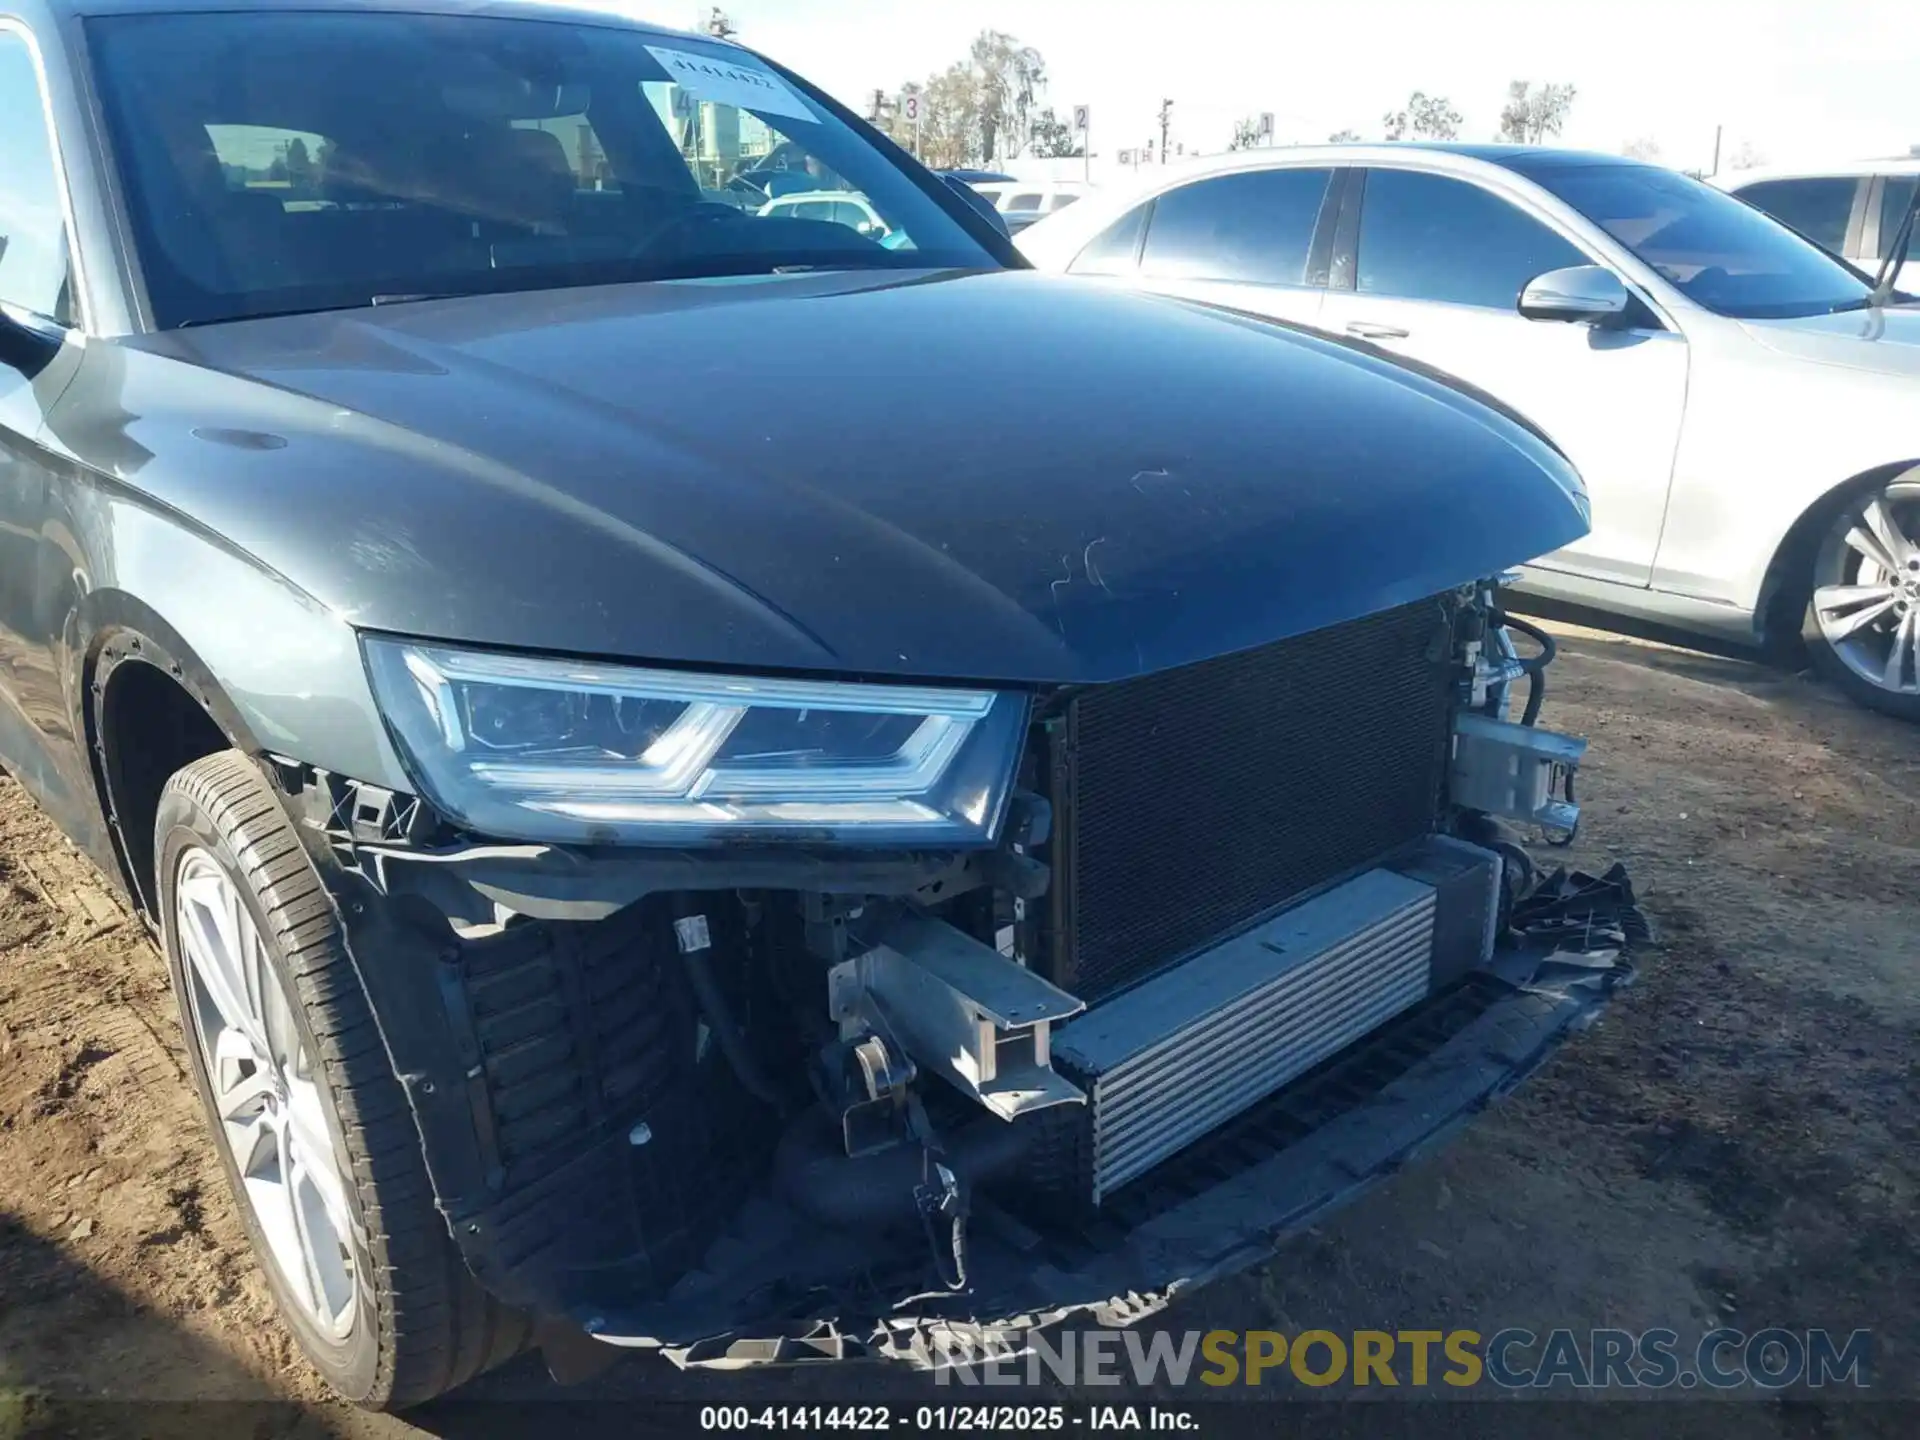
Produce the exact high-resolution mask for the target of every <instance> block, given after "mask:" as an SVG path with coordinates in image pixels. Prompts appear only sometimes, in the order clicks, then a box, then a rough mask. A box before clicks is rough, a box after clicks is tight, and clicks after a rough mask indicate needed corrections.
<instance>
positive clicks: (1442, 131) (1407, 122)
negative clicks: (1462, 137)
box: [1381, 90, 1461, 140]
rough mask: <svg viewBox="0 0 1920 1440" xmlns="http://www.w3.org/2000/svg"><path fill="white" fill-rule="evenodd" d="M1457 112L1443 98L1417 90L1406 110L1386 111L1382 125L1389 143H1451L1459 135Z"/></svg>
mask: <svg viewBox="0 0 1920 1440" xmlns="http://www.w3.org/2000/svg"><path fill="white" fill-rule="evenodd" d="M1460 118H1461V117H1460V112H1459V111H1458V110H1456V109H1454V108H1453V102H1452V101H1450V100H1448V99H1447V98H1446V97H1445V96H1444V95H1429V94H1427V93H1426V92H1425V91H1424V90H1416V91H1414V92H1413V94H1411V95H1409V96H1408V97H1407V108H1406V109H1404V110H1389V111H1388V112H1387V114H1386V117H1385V118H1384V119H1383V120H1382V122H1381V123H1382V124H1383V125H1385V126H1386V130H1387V139H1389V140H1452V139H1454V138H1455V137H1457V136H1458V135H1459V134H1460Z"/></svg>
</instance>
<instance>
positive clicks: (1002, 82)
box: [970, 30, 1047, 164]
mask: <svg viewBox="0 0 1920 1440" xmlns="http://www.w3.org/2000/svg"><path fill="white" fill-rule="evenodd" d="M970 58H971V61H972V66H973V71H974V74H975V75H977V76H978V77H979V85H980V101H979V103H980V156H981V159H983V160H985V161H986V162H987V163H988V164H992V163H993V161H994V160H995V159H996V158H999V157H1000V155H1001V152H1002V150H1003V149H1004V151H1005V156H1006V158H1007V159H1009V160H1010V159H1012V158H1013V157H1014V156H1016V155H1018V154H1019V153H1020V146H1021V144H1022V143H1023V142H1024V140H1025V139H1026V136H1027V132H1028V129H1029V124H1028V122H1029V118H1030V117H1031V115H1032V112H1033V107H1034V105H1035V104H1036V102H1037V101H1038V100H1039V96H1040V92H1041V90H1042V89H1044V88H1045V87H1046V83H1047V65H1046V61H1044V60H1042V59H1041V58H1040V52H1039V51H1038V50H1036V49H1034V48H1033V47H1032V46H1031V45H1022V44H1021V43H1020V42H1019V41H1018V40H1015V39H1014V38H1013V36H1011V35H1008V34H1006V33H1005V32H1004V31H1000V30H982V31H981V32H980V34H979V35H978V36H977V37H976V38H975V39H974V42H973V50H972V54H971V56H970Z"/></svg>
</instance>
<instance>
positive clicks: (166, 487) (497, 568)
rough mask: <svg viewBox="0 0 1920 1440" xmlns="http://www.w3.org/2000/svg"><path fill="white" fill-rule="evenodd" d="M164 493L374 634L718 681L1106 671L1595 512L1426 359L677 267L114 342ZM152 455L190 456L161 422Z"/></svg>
mask: <svg viewBox="0 0 1920 1440" xmlns="http://www.w3.org/2000/svg"><path fill="white" fill-rule="evenodd" d="M119 348H121V349H122V351H123V352H124V353H123V359H124V362H125V363H124V371H123V373H122V374H120V375H119V376H117V377H116V379H115V383H116V384H118V385H120V386H121V387H122V388H123V390H124V397H125V398H124V400H123V412H125V413H131V414H132V415H133V416H135V417H137V418H138V422H139V424H138V426H137V427H133V426H130V427H129V429H128V432H127V433H128V434H129V435H134V434H139V435H142V436H143V437H151V436H159V437H162V438H164V435H165V432H166V431H168V430H172V429H183V430H190V431H191V434H192V435H193V436H194V437H196V438H195V439H194V440H193V441H191V442H188V443H187V445H186V448H187V449H189V450H190V451H191V453H192V457H193V460H194V462H195V463H194V465H192V466H191V467H188V466H180V467H179V468H174V469H172V470H170V471H169V472H167V473H165V474H155V475H152V476H149V477H146V478H145V479H144V480H143V482H142V483H146V484H148V485H149V486H150V487H151V488H154V489H156V490H160V491H163V492H165V493H164V494H163V495H162V497H161V498H163V499H164V500H165V501H166V503H168V504H169V505H170V506H172V507H173V508H175V509H176V510H178V511H180V512H182V513H185V514H186V515H188V516H189V517H191V518H192V519H193V520H195V521H197V522H199V523H201V524H204V525H206V526H208V527H210V528H212V529H213V530H215V531H216V532H218V533H220V534H222V535H224V536H226V537H228V538H229V539H231V540H232V541H234V542H235V543H237V544H239V545H240V546H241V547H242V548H244V549H245V550H247V551H248V552H249V553H250V554H252V555H253V556H254V557H255V558H256V559H258V560H259V561H260V562H262V563H263V564H266V565H268V566H270V567H272V568H273V569H274V570H276V571H278V572H279V573H280V574H282V575H284V576H286V577H287V578H288V579H290V580H291V581H293V582H294V583H295V584H297V585H299V586H300V587H301V588H303V589H304V590H306V591H307V592H309V593H310V594H311V595H313V596H314V597H315V598H316V599H318V600H319V601H320V602H322V603H323V604H325V605H327V606H329V607H332V608H333V609H334V610H336V611H337V612H338V613H340V614H342V615H344V616H346V617H347V618H349V619H350V620H352V621H353V622H354V623H356V624H358V625H362V626H365V627H369V628H374V629H381V630H389V631H395V632H401V633H409V634H417V635H426V636H433V637H437V638H442V639H449V640H457V641H467V642H473V643H476V644H484V645H500V646H513V647H522V648H530V649H540V650H553V651H568V652H575V653H582V654H595V655H603V656H621V657H630V658H635V659H641V660H658V661H678V662H693V663H699V664H707V665H720V666H738V667H769V668H791V669H805V670H821V669H828V670H835V671H841V672H846V673H855V674H871V675H880V676H885V675H900V676H916V677H948V678H965V679H977V680H1002V681H1026V682H1071V681H1081V682H1085V681H1102V680H1110V679H1117V678H1121V677H1125V676H1128V675H1133V674H1137V673H1142V672H1146V671H1151V670H1156V669H1161V668H1165V667H1168V666H1172V665H1177V664H1181V663H1184V662H1187V661H1190V660H1195V659H1199V658H1203V657H1206V656H1210V655H1214V654H1219V653H1223V652H1226V651H1229V650H1234V649H1239V648H1243V647H1246V646H1250V645H1255V644H1259V643H1262V642H1265V641H1270V640H1274V639H1278V638H1282V637H1285V636H1288V635H1293V634H1299V633H1302V632H1305V631H1308V630H1312V629H1316V628H1319V627H1321V626H1324V625H1328V624H1332V623H1336V622H1339V621H1342V620H1346V619H1350V618H1353V617H1356V616H1359V615H1362V614H1366V613H1370V612H1372V611H1375V610H1378V609H1381V608H1383V607H1386V606H1390V605H1394V604H1397V603H1401V602H1405V601H1409V600H1413V599H1416V598H1418V597H1421V596H1424V595H1429V594H1433V593H1435V592H1436V591H1439V590H1441V589H1443V588H1445V587H1448V586H1452V585H1455V584H1459V583H1463V582H1466V581H1469V580H1472V579H1474V578H1477V577H1480V576H1483V575H1487V574H1489V573H1493V572H1496V571H1499V570H1501V569H1502V568H1504V567H1507V566H1511V565H1514V564H1517V563H1519V562H1522V561H1526V560H1530V559H1532V558H1534V557H1535V556H1538V555H1541V554H1544V553H1545V552H1547V551H1550V550H1553V549H1556V548H1558V547H1559V546H1561V545H1564V544H1566V543H1567V542H1568V541H1570V540H1572V539H1574V538H1575V537H1577V536H1578V535H1580V534H1581V533H1583V532H1584V531H1585V528H1586V520H1585V506H1584V497H1583V496H1582V495H1581V493H1580V490H1579V481H1578V479H1577V478H1576V477H1575V476H1574V474H1573V472H1572V471H1571V470H1570V468H1569V467H1568V466H1567V464H1566V462H1565V461H1564V460H1563V459H1562V458H1561V457H1560V456H1559V455H1558V453H1557V452H1555V451H1554V450H1553V449H1552V448H1551V447H1550V446H1549V445H1547V444H1546V443H1544V442H1543V441H1542V440H1541V439H1540V438H1538V437H1537V436H1536V435H1535V434H1534V433H1533V432H1531V431H1529V430H1528V429H1526V428H1525V427H1524V426H1523V425H1521V424H1517V423H1515V422H1514V421H1513V420H1511V419H1508V418H1504V417H1503V416H1501V415H1500V414H1498V413H1496V412H1495V411H1493V410H1491V409H1488V408H1486V407H1485V406H1483V405H1482V404H1480V403H1477V402H1476V401H1474V400H1473V399H1470V398H1468V397H1466V396H1465V395H1463V394H1461V393H1460V392H1458V391H1456V390H1454V389H1452V388H1450V387H1448V386H1447V385H1445V384H1443V383H1440V382H1438V381H1436V380H1434V379H1432V378H1424V377H1420V376H1415V375H1412V374H1410V373H1408V372H1406V371H1403V370H1401V369H1399V368H1398V367H1396V366H1394V365H1392V364H1391V363H1389V362H1387V361H1384V360H1382V359H1380V358H1378V357H1374V356H1369V355H1364V354H1360V353H1357V352H1355V351H1352V350H1349V349H1347V348H1344V347H1342V346H1340V345H1338V344H1335V343H1333V342H1329V341H1324V340H1319V339H1315V338H1311V337H1308V336H1305V335H1302V334H1299V333H1297V332H1293V331H1289V330H1285V329H1282V328H1278V327H1276V326H1273V325H1271V324H1267V323H1264V322H1260V321H1256V320H1252V319H1248V318H1245V317H1239V316H1233V315H1227V314H1222V313H1220V312H1216V311H1210V310H1206V309H1203V308H1199V307H1194V306H1191V305H1188V304H1185V303H1183V302H1179V301H1175V300H1170V299H1165V298H1157V297H1150V296H1139V295H1130V294H1122V293H1116V292H1114V291H1112V290H1109V289H1107V288H1104V287H1101V286H1097V285H1091V284H1086V283H1084V282H1076V281H1071V280H1063V279H1058V278H1054V277H1049V276H1043V275H1038V274H1033V273H1030V272H1005V273H990V274H969V275H955V274H941V275H928V274H914V275H909V276H905V277H903V276H902V275H901V274H899V273H897V272H895V273H885V274H873V273H865V274H840V275H797V276H773V277H754V278H748V279H729V280H724V281H690V282H668V283H655V284H646V285H630V286H617V287H606V288H597V289H587V290H571V291H563V292H557V293H556V292H546V293H538V294H508V295H495V296H481V297H471V298H462V299H456V300H445V301H429V302H422V303H411V304H397V305H391V306H383V307H379V308H375V309H370V310H358V311H351V312H333V313H326V314H317V315H308V316H289V317H283V318H275V319H266V320H257V321H249V322H244V323H235V324H228V325H220V326H213V327H208V328H206V329H201V330H187V331H175V332H170V333H167V334H163V335H156V336H148V337H143V338H140V339H136V340H132V341H127V342H122V344H121V347H119ZM142 448H143V450H144V451H150V452H153V453H162V454H177V453H178V451H179V449H180V448H181V447H180V446H171V445H165V444H161V443H156V442H155V441H154V440H152V439H147V440H144V443H143V447H142Z"/></svg>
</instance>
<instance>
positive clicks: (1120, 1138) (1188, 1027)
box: [1053, 870, 1438, 1205]
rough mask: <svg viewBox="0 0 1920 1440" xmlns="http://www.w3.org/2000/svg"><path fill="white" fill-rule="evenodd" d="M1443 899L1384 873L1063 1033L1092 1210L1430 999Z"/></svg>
mask: <svg viewBox="0 0 1920 1440" xmlns="http://www.w3.org/2000/svg"><path fill="white" fill-rule="evenodd" d="M1437 895H1438V892H1437V891H1436V890H1435V889H1434V888H1433V887H1432V886H1430V885H1426V884H1422V883H1421V882H1420V881H1418V880H1413V879H1409V878H1407V877H1406V876H1403V875H1399V874H1396V873H1395V872H1393V871H1391V870H1370V871H1368V872H1367V873H1365V874H1363V875H1360V876H1358V877H1356V878H1355V879H1353V880H1350V881H1348V882H1347V883H1346V884H1344V885H1340V886H1337V887H1335V888H1334V889H1332V890H1330V891H1327V892H1326V893H1324V894H1321V895H1318V896H1316V897H1315V898H1313V899H1312V900H1309V901H1307V902H1306V903H1304V904H1302V905H1300V906H1297V907H1295V908H1294V909H1292V910H1289V911H1287V912H1285V913H1284V914H1282V915H1280V916H1277V917H1275V918H1274V919H1273V920H1271V921H1269V922H1268V923H1266V924H1265V925H1262V926H1259V927H1257V928H1255V929H1254V930H1252V931H1249V932H1248V933H1247V934H1245V935H1242V936H1239V937H1237V938H1236V939H1234V940H1230V941H1228V942H1227V943H1226V944H1224V945H1221V946H1219V947H1218V948H1216V949H1214V950H1211V951H1208V952H1207V953H1206V954H1204V955H1201V956H1198V957H1197V958H1195V959H1194V960H1192V961H1190V962H1189V963H1187V964H1185V965H1182V966H1179V967H1177V968H1175V969H1173V970H1168V971H1163V972H1162V973H1161V974H1159V975H1157V976H1155V977H1154V978H1153V979H1151V980H1148V981H1147V982H1145V983H1144V984H1142V985H1139V986H1136V987H1135V988H1134V989H1132V990H1129V991H1128V992H1127V993H1126V994H1124V995H1121V996H1118V997H1116V998H1115V999H1113V1000H1111V1001H1109V1002H1108V1003H1106V1004H1105V1005H1102V1006H1100V1007H1098V1008H1097V1009H1095V1010H1092V1011H1090V1012H1088V1013H1087V1014H1086V1015H1085V1016H1084V1017H1082V1018H1081V1019H1079V1020H1076V1021H1074V1022H1072V1023H1070V1024H1069V1025H1068V1026H1067V1027H1066V1028H1065V1029H1064V1030H1062V1031H1061V1032H1060V1033H1059V1034H1058V1035H1057V1036H1056V1037H1055V1041H1054V1052H1053V1053H1054V1061H1055V1064H1056V1065H1058V1066H1059V1067H1060V1068H1061V1069H1062V1070H1063V1071H1065V1072H1066V1073H1067V1074H1069V1075H1071V1076H1073V1077H1074V1078H1075V1079H1077V1080H1079V1081H1080V1082H1081V1083H1082V1084H1083V1085H1084V1086H1085V1087H1086V1090H1087V1102H1088V1115H1087V1119H1086V1121H1085V1123H1086V1124H1088V1125H1089V1126H1090V1127H1091V1135H1090V1140H1091V1156H1090V1157H1089V1158H1090V1163H1091V1173H1090V1174H1089V1175H1087V1176H1086V1177H1084V1181H1083V1182H1082V1183H1084V1184H1086V1185H1087V1186H1088V1188H1089V1190H1090V1196H1089V1198H1090V1199H1091V1200H1092V1202H1093V1203H1094V1204H1095V1205H1098V1204H1099V1203H1100V1202H1101V1201H1102V1200H1103V1199H1104V1198H1105V1197H1106V1196H1107V1195H1109V1194H1111V1193H1112V1192H1113V1191H1114V1190H1116V1189H1118V1188H1119V1187H1120V1186H1122V1185H1124V1184H1126V1183H1127V1182H1128V1181H1129V1180H1132V1179H1134V1178H1135V1177H1136V1176H1139V1175H1142V1174H1144V1173H1145V1172H1146V1171H1148V1170H1150V1169H1152V1168H1153V1167H1154V1166H1155V1165H1157V1164H1159V1163H1160V1162H1161V1161H1162V1160H1165V1159H1166V1158H1167V1157H1168V1156H1169V1155H1172V1154H1173V1153H1174V1152H1175V1151H1178V1150H1181V1149H1183V1148H1185V1147H1186V1146H1187V1145H1189V1144H1191V1143H1192V1142H1193V1141H1194V1140H1196V1139H1198V1138H1199V1137H1201V1136H1202V1135H1205V1134H1206V1133H1207V1132H1208V1131H1210V1130H1212V1129H1213V1128H1214V1127H1216V1126H1218V1125H1220V1124H1222V1123H1224V1122H1225V1121H1227V1120H1230V1119H1232V1118H1233V1117H1234V1116H1235V1115H1238V1114H1239V1113H1240V1112H1241V1111H1242V1110H1244V1109H1246V1108H1247V1107H1248V1106H1249V1105H1252V1104H1253V1103H1254V1102H1255V1101H1258V1100H1260V1099H1262V1098H1264V1097H1265V1096H1267V1095H1269V1094H1271V1093H1272V1092H1273V1091H1275V1090H1277V1089H1278V1088H1279V1087H1280V1086H1282V1085H1284V1084H1286V1082H1287V1081H1289V1080H1292V1079H1294V1078H1295V1077H1296V1076H1299V1075H1302V1074H1304V1073H1306V1072H1307V1071H1308V1070H1310V1069H1312V1068H1313V1067H1314V1066H1315V1065H1317V1064H1319V1063H1320V1062H1321V1061H1322V1060H1325V1059H1327V1058H1328V1057H1329V1056H1331V1055H1334V1054H1336V1053H1337V1052H1339V1051H1340V1050H1343V1049H1345V1048H1346V1047H1347V1046H1348V1045H1350V1044H1351V1043H1353V1042H1354V1041H1355V1040H1358V1039H1359V1038H1360V1037H1361V1036H1363V1035H1365V1034H1367V1033H1368V1032H1369V1031H1371V1030H1373V1029H1375V1028H1376V1027H1377V1026H1379V1025H1382V1024H1384V1023H1385V1022H1386V1021H1388V1020H1390V1019H1392V1018H1393V1017H1394V1016H1396V1015H1398V1014H1399V1013H1400V1012H1401V1011H1402V1010H1405V1009H1406V1008H1407V1007H1408V1006H1410V1005H1412V1004H1414V1003H1415V1002H1416V1001H1419V1000H1421V999H1423V998H1425V996H1426V994H1427V990H1428V979H1429V971H1430V967H1431V963H1432V957H1433V945H1434V932H1435V910H1436V902H1437Z"/></svg>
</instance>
